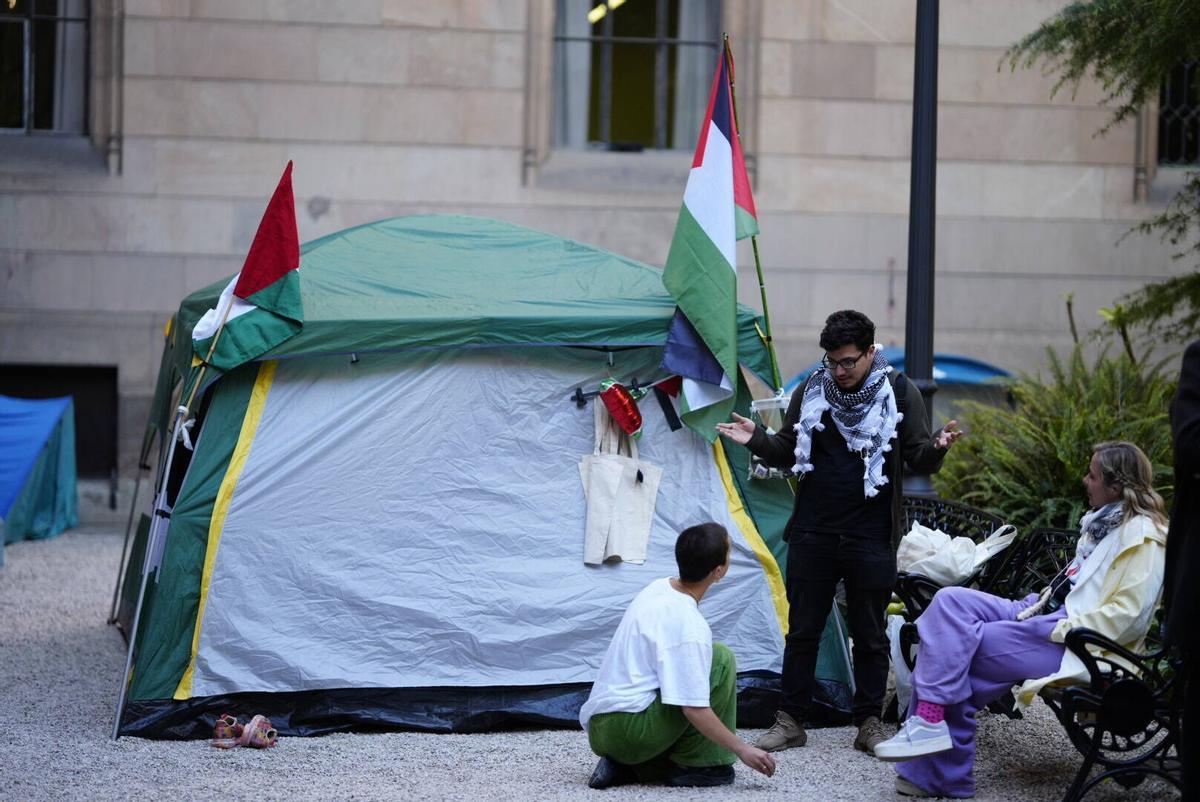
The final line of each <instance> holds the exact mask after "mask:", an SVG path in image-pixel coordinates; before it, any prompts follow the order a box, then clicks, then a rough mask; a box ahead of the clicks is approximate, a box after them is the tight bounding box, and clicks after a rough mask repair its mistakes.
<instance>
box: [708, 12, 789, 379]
mask: <svg viewBox="0 0 1200 802" xmlns="http://www.w3.org/2000/svg"><path fill="white" fill-rule="evenodd" d="M722 38H723V44H724V52H723V54H722V57H723V58H724V59H725V66H726V68H727V69H728V70H729V99H730V101H731V103H732V105H733V125H734V128H736V129H737V137H738V140H741V138H742V126H741V125H740V124H739V123H738V113H737V92H735V91H734V83H733V52H732V51H731V50H730V49H729V34H724V35H723V37H722ZM750 247H751V248H752V249H753V250H754V268H755V270H756V271H757V272H758V292H759V295H760V296H761V297H762V310H763V328H764V329H765V330H766V335H765V336H764V337H763V340H764V341H765V342H766V344H767V353H768V354H769V355H770V357H771V378H772V379H773V380H774V382H775V387H774V388H773V389H774V390H775V391H776V392H778V391H780V390H782V389H783V378H782V377H781V376H780V374H779V360H778V359H776V357H775V340H774V339H773V338H772V337H771V312H770V311H769V310H768V309H767V285H766V282H765V281H763V269H762V258H761V257H760V256H759V255H758V235H757V234H752V235H750Z"/></svg>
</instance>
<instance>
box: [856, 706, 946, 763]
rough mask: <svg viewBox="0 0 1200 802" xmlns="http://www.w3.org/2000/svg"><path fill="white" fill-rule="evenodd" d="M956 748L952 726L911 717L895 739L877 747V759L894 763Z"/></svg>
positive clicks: (892, 738)
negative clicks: (951, 730)
mask: <svg viewBox="0 0 1200 802" xmlns="http://www.w3.org/2000/svg"><path fill="white" fill-rule="evenodd" d="M953 748H954V743H953V741H951V740H950V726H949V725H948V724H946V722H945V721H939V722H938V723H937V724H930V723H929V722H928V721H926V720H925V719H923V718H921V717H920V716H910V717H909V719H908V720H907V721H905V722H904V724H902V725H901V726H900V731H899V732H898V733H896V734H895V735H894V736H893V737H891V738H889V739H888V740H886V741H884V742H883V743H881V744H877V745H876V746H875V757H877V758H879V759H880V760H886V761H888V762H889V763H893V762H896V761H900V760H912V759H913V758H914V757H923V756H925V755H932V754H936V753H937V752H945V751H947V750H949V749H953Z"/></svg>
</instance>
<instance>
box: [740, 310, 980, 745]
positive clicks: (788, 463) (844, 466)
mask: <svg viewBox="0 0 1200 802" xmlns="http://www.w3.org/2000/svg"><path fill="white" fill-rule="evenodd" d="M874 343H875V324H874V323H872V322H871V320H870V319H869V318H868V317H867V316H866V315H864V314H862V313H861V312H855V311H853V310H844V311H841V312H834V313H833V314H832V315H830V316H829V318H828V319H826V321H825V328H824V330H823V331H822V332H821V340H820V345H821V348H822V349H823V350H824V351H825V357H824V359H822V360H821V367H819V368H817V370H816V371H814V372H813V374H812V375H811V376H810V377H809V378H808V380H807V381H805V382H804V383H803V384H802V385H801V386H800V387H799V388H797V389H796V392H795V393H793V394H792V400H791V403H790V404H789V405H788V410H787V415H786V417H785V419H784V424H783V427H782V431H780V432H778V433H776V434H768V433H767V432H766V431H763V430H761V429H759V428H757V427H756V426H755V425H754V422H753V421H751V420H749V419H747V418H743V417H742V416H740V415H737V414H735V415H734V416H733V417H734V420H733V422H732V423H719V424H717V431H718V432H719V433H720V434H721V435H723V436H725V437H727V438H729V439H730V440H733V441H734V442H736V443H741V444H742V445H745V446H746V447H747V448H749V449H750V451H751V452H753V453H754V454H755V455H756V456H758V457H761V458H762V459H764V460H766V462H767V463H768V464H769V465H772V466H774V467H778V468H784V469H791V470H792V471H793V472H794V473H796V474H797V475H798V476H799V478H800V481H799V484H798V485H797V489H796V503H795V507H794V508H793V510H792V517H791V520H790V521H788V525H787V529H786V530H785V537H786V539H787V542H788V557H787V596H788V605H789V607H790V611H789V614H788V635H787V642H786V644H785V646H784V652H783V695H782V698H781V700H780V707H779V710H778V711H777V712H776V713H775V723H774V724H773V725H772V726H771V728H770V729H769V730H767V731H766V732H765V733H764V734H763V735H762V737H760V738H759V739H758V741H757V742H756V744H755V745H756V746H758V747H760V748H761V749H765V750H767V751H770V752H775V751H779V750H781V749H789V748H791V747H794V746H804V744H805V743H807V741H808V734H807V733H806V732H805V731H804V718H805V714H806V713H807V712H808V709H809V706H810V704H811V703H812V694H813V685H814V684H815V681H816V680H815V673H816V666H817V646H818V643H819V642H820V638H821V632H822V630H823V629H824V628H825V620H826V618H828V616H829V609H830V606H831V605H832V603H833V597H834V592H835V590H836V588H837V583H838V580H843V581H844V582H845V586H846V608H847V623H848V625H849V628H850V635H851V637H852V638H853V639H854V684H855V691H854V702H853V721H854V724H855V726H857V727H858V734H857V736H856V737H855V739H854V746H855V748H857V749H861V750H863V751H865V752H867V753H869V754H874V752H875V745H876V744H878V743H881V742H882V741H885V740H887V738H888V737H889V736H890V733H888V732H887V731H886V730H885V729H884V726H883V724H882V722H881V721H880V720H879V716H880V713H881V710H882V707H883V697H884V693H885V692H886V689H887V674H888V663H889V652H888V640H887V634H886V631H885V615H884V614H885V611H886V609H887V605H888V602H889V600H890V599H891V597H892V586H893V585H894V584H895V583H896V549H897V547H898V546H899V543H900V537H901V536H902V535H903V532H902V531H901V529H902V526H903V518H902V516H901V513H900V501H901V479H902V476H903V467H904V463H905V462H907V463H908V464H909V465H910V466H911V467H912V469H913V470H915V471H916V472H918V473H933V472H935V471H937V470H938V469H939V468H940V467H941V465H942V458H943V457H944V456H945V455H946V449H947V448H949V447H950V444H951V443H953V442H954V441H955V440H956V439H958V437H959V436H960V435H961V434H962V432H960V431H956V430H955V427H956V426H957V421H950V422H949V423H947V424H946V426H945V428H944V429H942V430H941V431H939V432H938V433H937V434H936V435H932V434H931V433H930V430H929V422H928V420H927V418H926V415H925V403H924V402H923V401H922V400H921V393H920V392H919V391H918V390H917V388H916V387H913V386H911V385H910V384H909V382H908V380H907V379H906V378H904V377H903V376H901V375H899V374H896V373H894V372H893V371H892V369H891V367H890V366H889V365H888V363H887V360H886V359H884V358H883V354H882V353H880V352H879V349H878V348H877V347H876V346H875V344H874ZM893 446H899V447H898V448H893Z"/></svg>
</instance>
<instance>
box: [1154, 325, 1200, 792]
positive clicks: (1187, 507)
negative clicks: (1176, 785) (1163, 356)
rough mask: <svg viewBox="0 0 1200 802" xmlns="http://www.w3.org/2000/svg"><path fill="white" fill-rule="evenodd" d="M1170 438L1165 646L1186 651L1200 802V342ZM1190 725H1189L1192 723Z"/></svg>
mask: <svg viewBox="0 0 1200 802" xmlns="http://www.w3.org/2000/svg"><path fill="white" fill-rule="evenodd" d="M1171 435H1172V437H1171V439H1172V446H1173V447H1174V450H1175V508H1174V509H1173V510H1172V511H1171V528H1170V533H1169V534H1168V535H1167V575H1166V581H1165V583H1164V585H1163V603H1164V604H1165V605H1166V608H1167V621H1166V638H1165V640H1166V642H1167V643H1168V644H1175V645H1178V646H1179V648H1180V650H1181V651H1182V652H1183V660H1184V663H1183V676H1184V682H1183V686H1182V690H1183V694H1184V696H1183V700H1184V701H1183V703H1184V710H1183V722H1184V726H1183V738H1182V741H1181V743H1180V744H1179V762H1180V764H1181V765H1182V766H1183V798H1184V800H1185V802H1186V801H1187V800H1194V799H1200V778H1198V777H1197V768H1200V767H1198V766H1197V765H1196V764H1197V762H1198V761H1200V632H1198V630H1200V627H1197V626H1196V624H1195V621H1196V617H1197V616H1200V582H1197V581H1196V579H1197V577H1200V542H1197V541H1198V540H1200V510H1197V498H1198V497H1200V340H1198V341H1196V342H1194V343H1192V344H1191V345H1189V346H1188V348H1187V351H1185V352H1184V354H1183V370H1182V371H1181V372H1180V374H1179V390H1178V392H1177V393H1176V394H1175V400H1174V401H1173V402H1172V404H1171ZM1189 723H1190V724H1191V726H1188V724H1189Z"/></svg>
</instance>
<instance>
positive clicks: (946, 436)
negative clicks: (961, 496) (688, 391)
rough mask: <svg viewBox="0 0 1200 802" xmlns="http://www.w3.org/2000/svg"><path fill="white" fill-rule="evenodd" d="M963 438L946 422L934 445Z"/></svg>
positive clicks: (954, 423)
mask: <svg viewBox="0 0 1200 802" xmlns="http://www.w3.org/2000/svg"><path fill="white" fill-rule="evenodd" d="M751 425H753V424H751ZM717 426H718V427H720V424H717ZM962 436H963V431H962V429H959V428H958V421H956V420H952V421H946V425H945V426H943V427H942V430H941V431H940V432H938V433H937V436H936V437H934V438H933V444H934V445H935V446H937V447H938V448H949V447H950V444H951V443H953V442H954V441H955V440H957V439H958V438H960V437H962Z"/></svg>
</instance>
